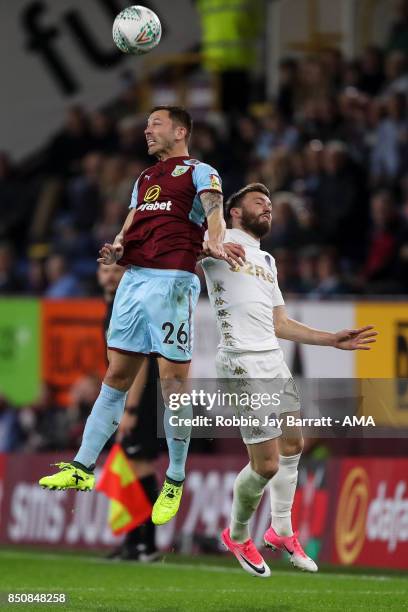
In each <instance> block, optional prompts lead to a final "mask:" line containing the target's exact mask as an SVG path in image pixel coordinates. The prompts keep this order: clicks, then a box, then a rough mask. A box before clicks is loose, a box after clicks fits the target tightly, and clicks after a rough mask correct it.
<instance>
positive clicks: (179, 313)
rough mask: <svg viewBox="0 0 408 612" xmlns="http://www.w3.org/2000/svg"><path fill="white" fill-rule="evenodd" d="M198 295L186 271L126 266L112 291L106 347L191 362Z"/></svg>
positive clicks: (195, 279) (195, 281)
mask: <svg viewBox="0 0 408 612" xmlns="http://www.w3.org/2000/svg"><path fill="white" fill-rule="evenodd" d="M199 295H200V281H199V279H198V276H196V275H195V274H192V273H191V272H186V271H183V270H158V269H155V268H141V267H139V266H130V267H129V268H128V269H127V270H126V272H125V274H124V275H123V277H122V280H121V281H120V283H119V286H118V289H117V291H116V296H115V301H114V303H113V310H112V317H111V320H110V324H109V329H108V333H107V344H108V348H110V349H117V350H119V351H124V352H130V353H144V354H146V355H149V354H158V355H162V356H163V357H166V359H169V360H171V361H190V360H191V356H192V352H193V313H194V309H195V307H196V305H197V301H198V297H199Z"/></svg>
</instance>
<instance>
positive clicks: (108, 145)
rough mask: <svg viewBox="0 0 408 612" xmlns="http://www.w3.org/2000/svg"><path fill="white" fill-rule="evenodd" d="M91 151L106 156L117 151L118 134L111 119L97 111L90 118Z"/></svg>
mask: <svg viewBox="0 0 408 612" xmlns="http://www.w3.org/2000/svg"><path fill="white" fill-rule="evenodd" d="M89 129H90V139H91V140H90V143H91V144H90V149H91V150H92V151H98V152H100V153H104V154H106V155H109V154H112V153H114V152H115V151H116V150H117V146H118V134H117V131H116V126H115V125H114V124H113V123H112V121H111V119H110V117H108V115H107V114H106V113H103V112H101V111H95V112H94V113H92V114H91V116H90V117H89Z"/></svg>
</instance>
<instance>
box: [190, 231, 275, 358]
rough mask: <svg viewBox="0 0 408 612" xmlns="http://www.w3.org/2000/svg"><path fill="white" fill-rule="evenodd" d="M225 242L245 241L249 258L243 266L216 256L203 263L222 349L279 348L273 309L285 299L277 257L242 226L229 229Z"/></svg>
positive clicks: (246, 254)
mask: <svg viewBox="0 0 408 612" xmlns="http://www.w3.org/2000/svg"><path fill="white" fill-rule="evenodd" d="M224 242H235V243H237V244H241V245H242V246H243V247H244V249H245V259H246V261H245V263H244V265H242V266H240V265H238V264H234V265H233V266H231V265H230V264H228V263H227V262H226V261H223V260H220V259H213V258H212V257H207V258H205V259H203V261H202V262H201V265H202V267H203V270H204V274H205V278H206V281H207V289H208V295H209V298H210V302H211V305H212V307H213V308H214V311H215V314H216V317H217V327H218V331H219V334H220V338H221V341H220V344H219V345H218V348H219V349H222V350H224V351H233V352H246V351H270V350H272V349H276V348H279V343H278V340H277V338H276V335H275V330H274V326H273V308H274V306H282V305H283V304H284V300H283V297H282V294H281V292H280V289H279V285H278V275H277V271H276V265H275V260H274V258H273V257H272V255H270V253H267V252H266V251H262V250H261V249H260V246H259V240H257V239H256V238H253V237H252V236H251V235H249V234H248V233H247V232H244V231H242V230H239V229H229V230H227V231H226V235H225V238H224Z"/></svg>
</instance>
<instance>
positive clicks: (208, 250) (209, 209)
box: [200, 191, 245, 265]
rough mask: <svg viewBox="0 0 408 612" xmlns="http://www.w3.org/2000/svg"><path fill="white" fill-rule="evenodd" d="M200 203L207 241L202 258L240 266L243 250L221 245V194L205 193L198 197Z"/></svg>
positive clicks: (234, 246) (235, 246)
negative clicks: (206, 231)
mask: <svg viewBox="0 0 408 612" xmlns="http://www.w3.org/2000/svg"><path fill="white" fill-rule="evenodd" d="M200 199H201V203H202V205H203V208H204V212H205V215H206V217H207V225H208V239H207V240H206V241H205V242H204V244H203V252H202V257H215V258H217V259H226V260H227V261H228V262H229V263H230V264H233V263H234V262H236V263H238V264H240V265H242V263H243V260H245V252H244V249H243V248H242V247H241V246H240V245H232V246H231V245H230V243H227V244H223V241H224V237H225V221H224V208H223V197H222V193H216V192H214V191H205V192H204V193H202V194H201V195H200Z"/></svg>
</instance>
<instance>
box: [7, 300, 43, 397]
mask: <svg viewBox="0 0 408 612" xmlns="http://www.w3.org/2000/svg"><path fill="white" fill-rule="evenodd" d="M39 308H40V306H39V302H38V300H32V299H24V300H22V299H12V298H10V299H9V298H7V299H5V298H3V299H2V300H1V301H0V393H1V394H2V395H5V396H6V397H7V398H8V399H9V400H10V401H11V402H12V403H14V404H16V405H21V404H24V403H29V402H32V401H34V400H35V399H36V398H37V395H38V390H39V384H40V361H39V350H40V325H39V322H40V316H39Z"/></svg>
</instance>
